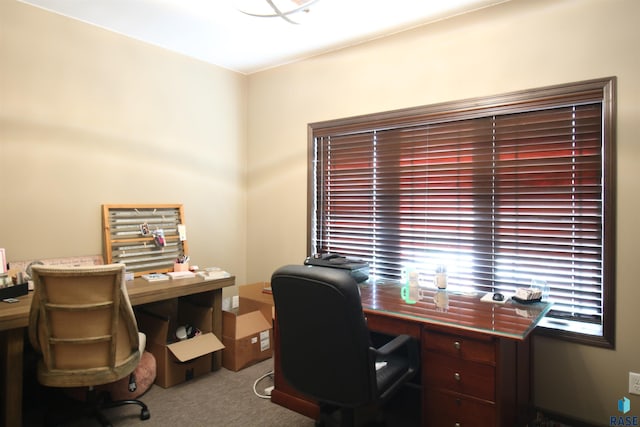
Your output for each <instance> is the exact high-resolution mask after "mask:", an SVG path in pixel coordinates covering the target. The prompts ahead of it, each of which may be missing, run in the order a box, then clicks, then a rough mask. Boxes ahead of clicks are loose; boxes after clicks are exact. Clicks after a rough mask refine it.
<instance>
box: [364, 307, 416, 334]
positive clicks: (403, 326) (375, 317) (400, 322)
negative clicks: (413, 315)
mask: <svg viewBox="0 0 640 427" xmlns="http://www.w3.org/2000/svg"><path fill="white" fill-rule="evenodd" d="M365 317H366V319H367V328H369V330H371V331H375V332H381V333H383V334H387V335H394V336H396V335H401V334H406V335H409V336H411V337H413V338H415V339H417V340H419V339H420V329H421V326H420V324H419V323H418V322H412V321H410V320H404V319H396V318H394V317H390V316H385V315H379V314H376V313H370V312H365Z"/></svg>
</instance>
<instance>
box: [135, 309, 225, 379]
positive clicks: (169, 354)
mask: <svg viewBox="0 0 640 427" xmlns="http://www.w3.org/2000/svg"><path fill="white" fill-rule="evenodd" d="M212 312H213V308H211V307H201V306H197V305H194V304H191V303H189V302H188V301H183V300H180V301H179V302H178V300H173V301H171V302H163V303H161V304H149V305H145V306H140V307H139V308H137V310H136V318H137V319H138V328H139V329H140V330H141V331H142V332H144V333H145V334H146V335H147V350H148V351H150V352H151V353H152V354H153V355H154V356H155V358H156V365H157V374H156V381H155V382H156V384H158V385H159V386H161V387H165V388H167V387H171V386H174V385H176V384H179V383H182V382H184V381H188V380H190V379H192V378H195V377H197V376H199V375H202V374H205V373H207V372H211V358H212V354H213V353H214V352H216V351H218V350H221V349H223V348H224V345H223V344H222V343H221V342H220V340H219V339H218V338H217V337H216V336H215V335H214V334H213V333H212V332H211V325H212ZM186 324H190V325H193V326H194V327H196V328H198V329H199V330H200V331H201V334H200V335H197V336H195V337H193V338H189V339H186V340H183V341H178V340H177V338H176V336H175V332H176V328H177V326H178V325H186Z"/></svg>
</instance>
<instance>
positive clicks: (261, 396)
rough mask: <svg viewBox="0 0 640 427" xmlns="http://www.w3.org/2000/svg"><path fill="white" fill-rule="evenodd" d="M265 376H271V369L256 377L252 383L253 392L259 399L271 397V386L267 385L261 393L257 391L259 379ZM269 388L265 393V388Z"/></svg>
mask: <svg viewBox="0 0 640 427" xmlns="http://www.w3.org/2000/svg"><path fill="white" fill-rule="evenodd" d="M267 377H271V378H273V371H269V372H267V373H266V374H264V375H263V376H261V377H260V378H258V379H257V380H256V381H255V382H254V383H253V392H254V393H255V395H256V396H258V397H259V398H261V399H271V390H273V387H267V388H266V389H265V394H261V393H259V392H258V383H260V381H262V380H264V379H265V378H267ZM268 389H270V390H269V392H268V394H266V393H267V392H266V390H268Z"/></svg>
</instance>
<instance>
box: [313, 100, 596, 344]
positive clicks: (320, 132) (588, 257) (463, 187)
mask: <svg viewBox="0 0 640 427" xmlns="http://www.w3.org/2000/svg"><path fill="white" fill-rule="evenodd" d="M555 101H556V102H551V101H550V100H549V98H548V97H545V98H544V102H541V103H539V104H537V105H536V104H535V103H533V104H532V105H529V106H528V107H527V108H526V109H523V108H522V103H519V104H518V106H517V108H514V111H515V112H510V110H509V108H506V106H501V107H500V108H498V109H497V108H495V105H494V106H492V108H490V109H489V108H488V109H487V114H485V115H483V114H479V112H478V111H474V113H473V114H472V115H470V114H468V113H467V112H465V113H464V114H460V111H457V112H454V113H452V114H451V115H450V116H447V115H444V114H442V112H441V111H438V114H437V117H435V119H434V118H433V117H429V115H428V114H423V113H421V115H420V118H421V120H414V119H411V118H407V117H404V116H403V117H402V118H401V119H398V120H397V122H398V123H397V125H395V126H394V123H393V120H390V119H389V118H388V116H387V118H386V119H385V120H363V118H358V120H356V121H355V122H357V123H350V124H349V126H345V125H341V126H326V127H322V126H319V127H318V128H314V129H313V131H312V132H313V135H312V147H311V148H312V156H313V157H312V159H313V164H312V165H311V167H312V172H313V173H312V174H311V181H312V182H311V183H310V186H311V187H310V190H311V192H310V193H311V194H312V195H313V200H312V201H311V204H310V206H312V220H311V227H312V229H311V236H310V237H311V251H312V252H336V253H341V254H345V255H350V256H357V257H360V258H363V259H365V260H367V261H368V262H369V263H370V275H371V276H372V277H375V278H377V279H390V280H397V279H400V278H401V276H402V271H403V269H404V268H406V267H407V266H408V265H412V267H414V268H417V269H418V271H420V273H421V278H422V279H423V280H424V281H425V282H427V283H430V282H431V281H432V279H433V275H434V273H435V270H436V266H438V265H441V264H444V265H445V266H446V267H447V272H448V277H449V286H450V288H451V289H458V290H463V291H472V290H473V291H487V292H495V291H502V292H513V291H515V289H516V288H518V287H528V286H530V284H531V283H532V281H534V280H535V281H546V284H547V285H548V287H549V289H550V297H549V298H550V300H551V301H553V303H554V305H553V310H552V312H551V314H550V316H551V317H555V318H560V319H567V320H571V321H578V322H581V323H589V324H592V325H595V326H596V327H595V328H594V329H593V330H594V331H600V332H597V333H599V334H602V325H603V324H604V315H605V312H604V308H605V304H604V294H605V292H604V288H603V283H604V282H605V274H604V265H605V246H606V245H605V240H604V237H605V233H604V224H605V221H604V214H605V209H604V200H605V185H604V176H605V163H606V162H605V156H604V153H605V145H604V141H605V138H604V131H603V128H604V126H603V123H604V120H605V117H604V112H605V111H606V108H607V106H606V105H605V102H604V96H603V92H602V91H600V94H599V96H594V95H593V90H591V91H590V92H589V95H588V96H585V95H583V96H581V97H576V96H575V94H572V95H571V96H570V97H568V98H560V99H557V100H555ZM556 104H557V105H556ZM496 112H499V114H496ZM358 124H359V125H360V126H358ZM380 124H382V125H380ZM312 127H313V126H312Z"/></svg>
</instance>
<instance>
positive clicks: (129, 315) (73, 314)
mask: <svg viewBox="0 0 640 427" xmlns="http://www.w3.org/2000/svg"><path fill="white" fill-rule="evenodd" d="M124 274H125V267H124V265H123V264H111V265H100V266H89V267H72V268H69V267H53V266H43V265H37V266H34V267H33V282H34V295H33V301H32V304H31V312H30V316H29V340H30V341H31V344H32V345H33V347H34V348H35V350H36V351H37V352H38V353H39V355H40V358H39V360H38V381H39V382H40V384H42V385H44V386H48V387H87V390H88V394H87V404H88V405H89V406H90V408H88V409H90V414H89V415H91V416H94V417H96V418H97V419H98V420H99V421H100V422H101V423H102V424H103V425H110V424H109V422H108V421H107V420H106V418H105V417H104V416H103V415H102V414H101V413H100V409H103V408H105V407H113V406H121V405H123V404H127V403H134V404H137V405H140V406H141V407H142V410H141V413H140V419H142V420H145V419H148V418H149V410H148V409H147V406H146V405H145V404H144V403H142V402H140V401H139V400H124V401H118V402H111V401H109V400H107V401H103V400H101V399H97V398H96V396H95V394H94V393H93V387H94V386H98V385H101V384H107V383H111V382H114V381H116V380H119V379H120V378H123V377H125V376H127V375H130V374H131V373H132V372H133V371H134V370H135V369H136V366H137V364H138V362H139V360H140V356H141V353H142V351H143V350H144V341H145V339H144V338H145V337H144V334H140V333H139V332H138V327H137V325H136V319H135V316H134V314H133V310H132V308H131V303H130V302H129V296H128V294H127V289H126V285H125V278H124ZM141 344H142V348H141Z"/></svg>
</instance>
